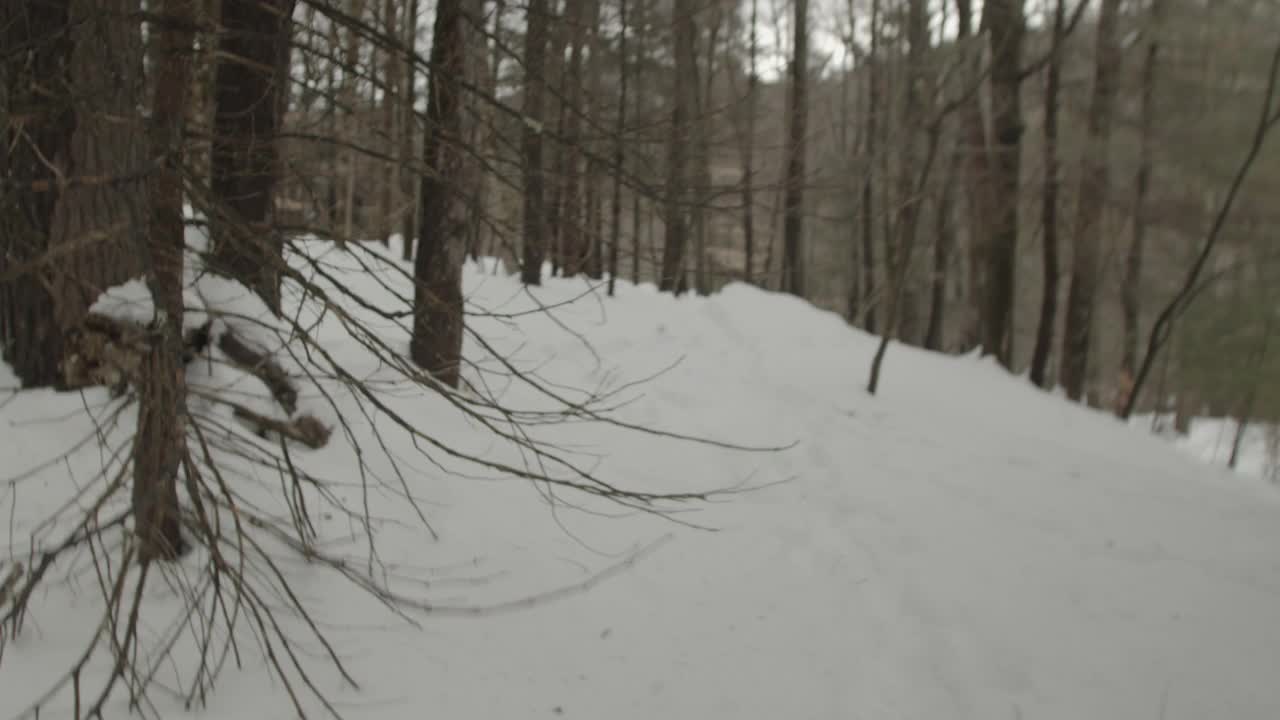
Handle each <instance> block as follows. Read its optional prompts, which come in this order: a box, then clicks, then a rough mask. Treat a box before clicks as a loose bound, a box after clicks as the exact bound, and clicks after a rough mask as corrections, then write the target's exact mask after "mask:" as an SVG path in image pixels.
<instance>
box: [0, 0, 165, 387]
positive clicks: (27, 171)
mask: <svg viewBox="0 0 1280 720" xmlns="http://www.w3.org/2000/svg"><path fill="white" fill-rule="evenodd" d="M133 10H136V7H135V6H134V5H133V4H132V3H131V2H130V0H99V1H97V2H89V1H88V0H7V2H4V3H0V47H5V48H19V47H29V48H30V51H29V52H23V53H13V52H8V53H6V52H3V51H0V84H2V87H0V127H2V128H3V133H2V134H0V177H3V178H4V180H5V181H6V182H11V183H12V190H11V191H6V192H5V193H3V194H0V257H2V258H4V261H3V270H0V347H3V351H4V359H5V360H6V361H7V362H8V363H9V364H10V365H12V367H13V369H14V372H15V373H16V374H17V376H18V378H19V380H21V381H22V383H23V384H24V385H26V386H29V387H31V386H42V385H55V384H58V382H59V367H58V366H59V361H60V360H61V354H62V344H63V335H64V334H65V333H66V332H67V331H68V330H70V329H72V328H74V327H76V326H77V325H79V324H80V322H81V320H82V319H83V318H84V316H85V314H86V313H87V312H88V309H89V307H90V306H91V305H92V304H93V302H94V301H95V300H96V299H97V297H98V296H99V295H100V294H101V293H102V292H103V291H104V290H106V289H107V288H109V287H111V286H112V285H116V284H118V283H121V282H124V281H125V280H127V279H129V278H130V277H133V276H135V275H136V274H137V273H138V271H139V269H140V264H139V263H138V259H137V257H136V255H135V254H134V253H133V252H130V250H131V249H132V248H133V247H134V243H135V238H136V237H137V236H138V235H139V234H140V233H143V232H145V223H146V209H145V199H144V192H145V179H144V178H145V172H146V170H145V168H146V155H145V153H146V150H145V135H144V131H143V128H142V127H141V126H140V125H137V124H130V123H121V122H120V118H131V117H136V115H137V107H138V105H139V104H140V103H139V99H140V97H141V95H142V93H143V90H142V80H141V77H140V72H139V71H140V70H141V67H142V65H141V37H140V34H139V33H138V30H137V27H136V25H132V24H130V23H128V22H125V21H124V20H122V18H124V17H126V16H127V15H128V13H130V12H132V11H133ZM10 115H17V116H22V118H23V119H22V121H21V122H19V121H18V120H17V119H11V118H9V117H6V116H10ZM19 129H21V132H22V135H21V136H20V137H19V136H18V135H17V133H18V131H19Z"/></svg>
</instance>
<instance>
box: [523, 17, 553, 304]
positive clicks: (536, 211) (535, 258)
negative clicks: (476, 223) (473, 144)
mask: <svg viewBox="0 0 1280 720" xmlns="http://www.w3.org/2000/svg"><path fill="white" fill-rule="evenodd" d="M547 12H548V10H547V2H546V0H529V9H528V12H527V14H526V16H525V17H526V20H525V22H526V25H527V27H528V31H527V32H526V33H525V37H524V72H525V76H524V78H525V79H524V139H523V144H522V151H523V154H524V167H523V172H524V238H523V245H524V248H523V262H522V263H521V266H520V279H521V280H523V281H524V283H525V284H526V285H540V284H542V263H543V261H544V260H545V259H546V256H547V221H546V208H545V206H544V205H543V197H544V192H545V188H544V186H543V160H542V128H543V125H544V124H545V122H546V115H545V112H544V109H543V101H542V99H543V95H544V94H545V93H546V87H547V77H546V71H547V63H546V51H547V32H548V28H549V26H550V18H549V17H548V15H547Z"/></svg>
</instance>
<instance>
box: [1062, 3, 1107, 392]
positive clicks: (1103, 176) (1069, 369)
mask: <svg viewBox="0 0 1280 720" xmlns="http://www.w3.org/2000/svg"><path fill="white" fill-rule="evenodd" d="M1119 14H1120V0H1102V10H1101V12H1100V14H1099V20H1098V49H1097V58H1096V63H1097V64H1096V66H1095V68H1094V80H1093V98H1092V100H1091V101H1090V105H1089V121H1088V141H1087V142H1088V147H1087V149H1086V151H1085V153H1084V170H1083V176H1082V178H1081V182H1080V200H1079V205H1078V210H1077V213H1076V227H1075V230H1076V237H1075V253H1074V254H1073V262H1072V265H1071V289H1070V290H1069V291H1068V293H1067V316H1066V330H1065V332H1064V337H1063V352H1062V372H1061V381H1062V386H1063V388H1064V389H1065V390H1066V392H1067V397H1069V398H1071V399H1072V400H1080V399H1081V398H1082V397H1083V396H1084V391H1085V380H1086V378H1087V377H1088V366H1089V352H1090V346H1091V339H1092V336H1093V310H1094V304H1095V302H1096V301H1097V291H1098V271H1099V264H1100V260H1101V257H1100V255H1101V252H1102V219H1103V215H1104V209H1105V208H1104V204H1105V203H1106V198H1107V194H1108V185H1109V184H1108V182H1107V168H1108V162H1107V161H1108V152H1107V145H1108V144H1109V142H1110V139H1111V114H1112V108H1113V106H1114V105H1115V96H1116V89H1117V86H1116V79H1117V75H1118V73H1119V69H1120V68H1119V65H1120V60H1121V55H1120V42H1119V38H1118V37H1117V35H1118V29H1117V24H1118V19H1119Z"/></svg>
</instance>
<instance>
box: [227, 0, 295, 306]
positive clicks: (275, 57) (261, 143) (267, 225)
mask: <svg viewBox="0 0 1280 720" xmlns="http://www.w3.org/2000/svg"><path fill="white" fill-rule="evenodd" d="M293 5H294V0H222V32H221V33H220V35H219V42H220V46H219V47H220V52H219V58H220V62H219V63H218V66H217V71H216V80H215V81H214V83H215V87H216V90H215V93H216V97H217V101H216V102H217V107H216V110H215V112H214V130H213V131H214V136H213V182H212V188H211V189H212V193H213V198H214V200H215V201H216V202H217V203H218V207H216V208H215V209H214V213H215V215H214V217H213V220H214V222H213V225H212V245H213V253H212V257H211V258H210V266H211V267H212V268H213V269H214V270H216V271H217V272H219V273H221V274H223V275H226V276H228V277H232V278H235V279H237V280H239V281H241V282H242V283H244V285H245V286H246V287H248V288H249V289H250V290H253V291H254V292H255V293H256V294H257V295H258V296H259V297H261V298H262V300H263V302H264V303H266V305H267V307H268V308H270V309H271V310H272V311H273V312H275V313H279V312H280V274H281V264H282V262H283V260H282V257H281V253H282V251H283V242H284V240H283V237H282V236H281V234H280V231H279V230H278V229H277V228H276V227H274V225H275V213H274V211H273V207H272V203H273V201H274V197H275V190H276V186H277V184H278V181H279V170H280V169H279V161H278V157H277V149H276V134H277V130H278V128H279V127H280V121H281V119H282V118H281V117H280V115H279V113H280V110H281V105H282V103H281V98H280V93H284V92H287V91H288V87H287V82H288V78H287V77H279V72H280V69H281V67H282V62H281V55H282V54H285V53H288V47H289V39H290V31H291V26H292V20H291V18H292V14H293Z"/></svg>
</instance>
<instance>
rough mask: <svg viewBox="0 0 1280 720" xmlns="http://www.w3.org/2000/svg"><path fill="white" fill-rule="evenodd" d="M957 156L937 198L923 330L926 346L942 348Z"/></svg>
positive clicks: (953, 241)
mask: <svg viewBox="0 0 1280 720" xmlns="http://www.w3.org/2000/svg"><path fill="white" fill-rule="evenodd" d="M959 165H960V157H959V156H958V154H957V156H956V157H954V158H952V163H951V166H950V167H949V168H947V176H946V178H944V179H943V181H942V196H941V197H940V198H938V208H937V217H936V218H935V222H936V225H935V228H934V234H935V238H934V244H933V273H932V277H931V280H930V292H929V325H928V327H927V328H926V330H925V334H924V347H925V349H926V350H934V351H942V350H943V349H944V348H945V341H944V332H945V329H946V326H947V324H946V323H947V267H948V265H949V263H950V261H951V254H952V251H953V249H954V248H955V244H956V238H955V225H954V223H953V211H954V210H955V207H954V205H955V195H956V192H955V188H956V176H957V175H959Z"/></svg>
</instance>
